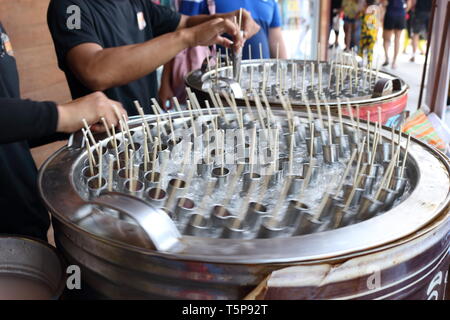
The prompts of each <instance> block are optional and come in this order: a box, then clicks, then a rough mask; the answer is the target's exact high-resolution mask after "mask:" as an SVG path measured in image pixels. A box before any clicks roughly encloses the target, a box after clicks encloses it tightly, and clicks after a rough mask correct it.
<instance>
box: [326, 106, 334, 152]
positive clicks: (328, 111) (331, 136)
mask: <svg viewBox="0 0 450 320" xmlns="http://www.w3.org/2000/svg"><path fill="white" fill-rule="evenodd" d="M326 108H327V117H328V137H329V139H330V141H328V144H329V145H330V146H331V145H332V144H333V135H332V134H331V127H332V125H333V119H332V118H331V112H330V106H329V105H328V104H327V105H326Z"/></svg>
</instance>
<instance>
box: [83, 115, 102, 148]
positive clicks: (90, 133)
mask: <svg viewBox="0 0 450 320" xmlns="http://www.w3.org/2000/svg"><path fill="white" fill-rule="evenodd" d="M81 121H82V122H83V125H84V128H85V129H86V133H87V134H88V136H89V138H90V139H91V143H92V145H93V146H94V147H95V148H96V149H97V153H98V152H99V150H98V146H97V142H96V141H95V139H94V136H93V135H92V132H91V129H90V128H89V125H88V123H87V121H86V119H82V120H81Z"/></svg>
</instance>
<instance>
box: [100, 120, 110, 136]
mask: <svg viewBox="0 0 450 320" xmlns="http://www.w3.org/2000/svg"><path fill="white" fill-rule="evenodd" d="M101 120H102V122H103V126H104V127H105V129H106V134H107V135H108V138H109V139H111V131H109V125H108V122H106V119H105V118H104V117H102V118H101Z"/></svg>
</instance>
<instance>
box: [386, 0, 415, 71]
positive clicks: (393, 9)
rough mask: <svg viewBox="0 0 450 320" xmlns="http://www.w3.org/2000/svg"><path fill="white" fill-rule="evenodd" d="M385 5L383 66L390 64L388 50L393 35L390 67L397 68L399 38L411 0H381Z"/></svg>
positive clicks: (404, 25)
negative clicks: (392, 53)
mask: <svg viewBox="0 0 450 320" xmlns="http://www.w3.org/2000/svg"><path fill="white" fill-rule="evenodd" d="M382 4H383V6H384V7H385V12H386V13H385V16H384V24H383V28H384V31H383V41H384V53H385V62H384V64H383V67H386V66H388V65H389V64H390V58H389V50H390V47H391V40H392V36H394V39H395V40H394V41H395V42H394V56H393V59H392V69H396V68H397V58H398V54H399V52H400V40H401V36H402V32H403V30H404V29H405V28H406V12H408V11H409V10H410V8H411V5H412V2H411V0H389V1H387V0H383V1H382Z"/></svg>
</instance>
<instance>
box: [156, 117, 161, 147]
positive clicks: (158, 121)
mask: <svg viewBox="0 0 450 320" xmlns="http://www.w3.org/2000/svg"><path fill="white" fill-rule="evenodd" d="M156 129H157V131H158V142H159V150H160V151H162V139H161V120H160V119H159V115H158V116H156Z"/></svg>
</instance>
